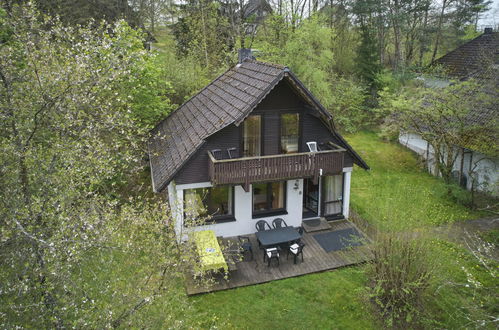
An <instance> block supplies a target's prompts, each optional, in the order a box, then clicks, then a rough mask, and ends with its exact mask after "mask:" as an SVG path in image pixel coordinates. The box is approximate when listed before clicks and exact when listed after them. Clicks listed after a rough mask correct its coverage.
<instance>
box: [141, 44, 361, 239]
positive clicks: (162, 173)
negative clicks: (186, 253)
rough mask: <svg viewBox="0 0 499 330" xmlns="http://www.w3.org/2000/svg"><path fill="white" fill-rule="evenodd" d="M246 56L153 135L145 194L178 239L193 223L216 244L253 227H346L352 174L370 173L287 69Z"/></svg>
mask: <svg viewBox="0 0 499 330" xmlns="http://www.w3.org/2000/svg"><path fill="white" fill-rule="evenodd" d="M245 54H247V56H248V57H249V58H241V60H240V63H238V64H237V65H236V66H234V67H232V68H230V69H229V70H227V71H226V72H225V73H223V74H222V75H221V76H219V77H218V78H216V79H215V80H214V81H212V82H211V83H210V84H209V85H207V86H206V87H205V88H203V89H202V90H201V91H200V92H199V93H198V94H196V95H195V96H193V97H192V98H191V99H190V100H188V101H187V102H185V103H184V104H183V105H182V106H181V107H179V108H178V109H177V110H175V111H174V112H172V113H171V114H170V115H169V116H168V117H167V118H165V119H164V120H163V121H162V122H160V123H159V124H158V125H157V126H156V127H155V128H154V129H153V131H152V137H151V138H150V140H149V143H148V148H149V155H150V166H151V176H152V184H153V189H154V191H155V192H158V193H166V194H167V196H168V200H169V204H170V207H171V209H172V213H173V216H174V218H175V220H176V227H175V229H176V232H177V234H178V235H180V237H183V236H182V233H184V232H185V229H186V227H188V226H189V223H191V222H190V221H189V220H191V219H194V218H200V219H203V220H202V221H203V222H202V223H201V224H198V225H197V226H194V227H191V228H190V229H191V230H203V229H208V228H209V229H212V230H214V231H215V233H216V235H217V236H223V237H230V236H236V235H243V234H250V233H254V232H255V231H256V229H255V223H256V222H257V221H258V220H260V219H266V220H269V219H270V220H271V219H274V218H276V217H279V218H282V219H284V220H285V221H286V223H287V224H288V225H290V226H295V227H296V226H300V225H301V223H302V220H303V219H309V218H310V219H314V218H319V217H324V218H327V219H328V220H334V219H343V218H348V214H349V202H350V180H351V173H352V169H353V165H354V164H357V165H358V166H360V167H362V168H364V169H368V166H367V164H366V163H365V162H364V161H363V160H362V159H361V157H360V156H359V155H358V154H357V153H356V152H355V151H354V150H353V149H352V148H351V147H350V145H348V143H347V142H346V141H345V140H344V139H343V138H342V137H341V135H340V134H339V133H338V132H337V130H336V128H335V126H334V123H333V118H332V116H331V114H330V113H329V112H328V111H326V109H324V107H323V106H322V105H321V104H320V103H319V102H318V101H317V99H316V98H315V97H314V96H313V95H312V94H311V93H310V91H309V90H307V88H306V87H305V86H304V85H303V84H302V83H301V82H300V80H299V79H298V78H297V77H296V76H295V75H294V74H293V73H292V72H291V71H290V70H289V69H288V68H287V67H284V66H280V65H275V64H269V63H264V62H260V61H256V60H253V59H252V58H251V54H250V53H249V52H246V53H245ZM203 217H204V218H203ZM204 219H205V220H204Z"/></svg>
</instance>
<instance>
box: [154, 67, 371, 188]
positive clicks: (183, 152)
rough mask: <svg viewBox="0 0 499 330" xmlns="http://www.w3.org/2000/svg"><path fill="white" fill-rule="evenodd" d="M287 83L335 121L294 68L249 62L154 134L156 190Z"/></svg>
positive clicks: (195, 98) (223, 77)
mask: <svg viewBox="0 0 499 330" xmlns="http://www.w3.org/2000/svg"><path fill="white" fill-rule="evenodd" d="M282 79H288V81H289V82H290V83H291V84H292V85H293V86H294V87H295V89H296V90H297V91H298V93H299V94H300V95H301V96H302V97H303V98H304V99H305V100H307V103H309V105H311V106H312V107H313V108H315V109H317V110H318V111H319V112H320V113H321V114H322V116H323V117H325V118H326V120H328V121H330V120H331V119H332V118H331V115H330V114H329V113H328V112H327V111H326V110H325V109H324V108H323V107H322V105H321V104H320V103H319V102H318V101H317V100H316V99H315V98H314V97H313V95H312V94H311V93H310V92H309V91H308V90H307V89H306V88H305V87H304V86H303V84H302V83H301V82H300V81H299V80H298V79H297V78H296V77H295V76H294V75H293V73H292V72H290V71H289V69H288V68H286V67H284V66H281V65H275V64H269V63H264V62H259V61H255V60H246V61H244V62H243V63H241V64H238V65H236V66H234V67H232V68H231V69H229V70H227V71H226V72H225V73H224V74H222V75H221V76H219V77H218V78H216V79H215V80H214V81H212V82H211V83H210V84H209V85H208V86H206V87H205V88H203V89H202V90H201V91H200V92H199V93H198V94H196V95H194V96H193V97H192V98H191V99H189V100H188V101H187V102H185V103H184V104H183V105H182V106H180V107H179V108H178V109H176V110H175V111H174V112H172V113H171V114H170V115H169V116H168V117H166V118H165V119H164V120H163V121H161V122H160V123H159V124H158V125H157V126H156V127H155V128H154V129H153V130H152V131H151V133H152V136H151V138H150V139H149V143H148V148H149V157H150V163H151V164H150V165H151V175H152V181H153V189H154V191H162V190H163V189H164V188H165V187H166V185H168V183H169V182H170V181H171V180H172V179H173V178H174V176H175V174H176V173H177V171H178V170H179V169H180V168H181V167H182V166H183V165H184V164H185V163H186V162H187V161H188V160H189V159H190V157H192V156H193V155H194V154H195V153H196V151H197V150H198V149H199V148H200V147H201V146H202V145H203V144H204V142H205V139H206V138H208V137H209V136H210V135H212V134H214V133H216V132H218V131H220V130H221V129H223V128H224V127H226V126H228V125H230V124H236V125H239V124H240V123H241V122H242V121H243V120H244V119H245V118H246V117H247V116H248V115H249V113H250V112H251V111H252V110H253V109H254V108H255V107H256V106H257V105H258V104H259V103H260V102H261V101H262V100H263V99H264V98H265V97H266V96H267V95H268V93H269V92H270V91H271V90H272V89H273V88H274V87H275V86H276V85H277V84H278V83H279V82H280V81H281V80H282ZM333 133H334V131H333ZM335 134H336V133H335ZM336 135H337V137H338V138H339V139H340V140H341V141H342V142H344V145H345V147H346V148H347V149H348V151H349V152H350V154H351V155H352V156H353V157H354V159H355V160H356V163H357V164H359V165H360V166H362V167H364V168H366V169H367V168H368V166H367V164H366V163H365V162H364V161H363V160H362V159H361V158H360V157H359V156H358V155H357V154H356V153H355V151H353V149H352V148H351V147H350V146H349V145H348V144H347V143H346V141H344V140H343V138H342V137H341V136H339V134H336Z"/></svg>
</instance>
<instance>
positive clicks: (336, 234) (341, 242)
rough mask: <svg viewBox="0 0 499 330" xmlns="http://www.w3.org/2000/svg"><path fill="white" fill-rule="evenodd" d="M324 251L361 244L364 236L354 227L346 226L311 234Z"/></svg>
mask: <svg viewBox="0 0 499 330" xmlns="http://www.w3.org/2000/svg"><path fill="white" fill-rule="evenodd" d="M313 236H314V238H315V240H316V241H317V243H319V245H320V246H321V247H322V248H323V249H324V251H326V252H331V251H340V250H345V249H347V248H350V247H354V246H360V245H363V240H364V237H363V236H362V234H361V233H359V232H358V231H357V229H355V228H347V229H342V230H337V231H331V232H328V233H322V234H315V235H313Z"/></svg>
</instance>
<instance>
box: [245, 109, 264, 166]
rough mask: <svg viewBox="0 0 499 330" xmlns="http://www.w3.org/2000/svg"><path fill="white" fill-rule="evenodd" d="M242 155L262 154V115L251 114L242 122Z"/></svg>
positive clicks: (253, 155)
mask: <svg viewBox="0 0 499 330" xmlns="http://www.w3.org/2000/svg"><path fill="white" fill-rule="evenodd" d="M242 140H243V143H242V144H243V156H244V157H255V156H260V155H261V154H262V117H261V116H260V115H253V116H249V117H248V118H246V120H245V121H244V122H243V139H242Z"/></svg>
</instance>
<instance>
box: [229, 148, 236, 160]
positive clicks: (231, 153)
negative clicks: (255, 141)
mask: <svg viewBox="0 0 499 330" xmlns="http://www.w3.org/2000/svg"><path fill="white" fill-rule="evenodd" d="M227 154H229V158H230V159H234V158H237V157H238V154H237V148H229V149H227Z"/></svg>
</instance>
